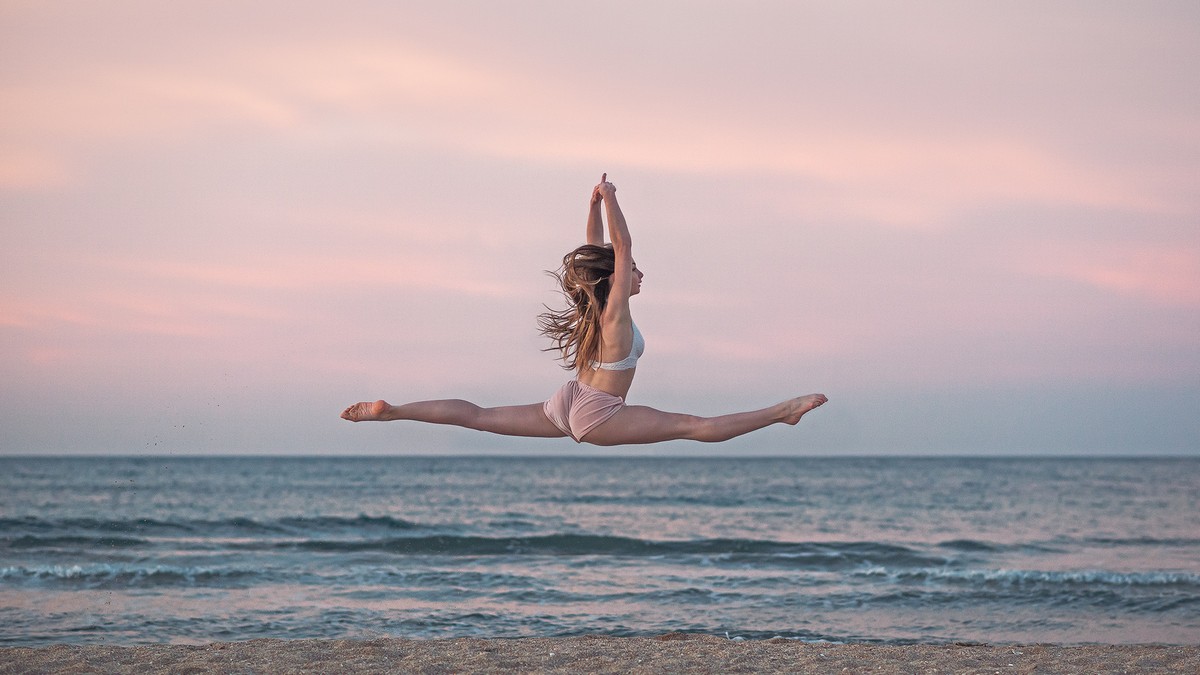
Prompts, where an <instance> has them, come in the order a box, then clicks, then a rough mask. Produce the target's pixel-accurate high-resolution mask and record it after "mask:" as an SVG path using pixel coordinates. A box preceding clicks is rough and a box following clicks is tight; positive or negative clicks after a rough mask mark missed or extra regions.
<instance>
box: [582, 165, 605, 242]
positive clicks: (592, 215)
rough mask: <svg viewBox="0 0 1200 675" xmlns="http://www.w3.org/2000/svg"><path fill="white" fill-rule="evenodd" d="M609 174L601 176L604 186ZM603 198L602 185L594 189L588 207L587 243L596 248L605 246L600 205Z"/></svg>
mask: <svg viewBox="0 0 1200 675" xmlns="http://www.w3.org/2000/svg"><path fill="white" fill-rule="evenodd" d="M606 178H608V174H602V175H601V176H600V183H601V184H603V183H604V181H605V179H606ZM602 201H603V197H601V195H600V185H597V186H596V187H594V188H592V201H591V203H590V204H589V205H588V218H587V243H589V244H593V245H595V246H603V245H604V219H603V218H601V217H600V203H601V202H602Z"/></svg>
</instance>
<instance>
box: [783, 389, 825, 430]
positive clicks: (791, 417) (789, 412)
mask: <svg viewBox="0 0 1200 675" xmlns="http://www.w3.org/2000/svg"><path fill="white" fill-rule="evenodd" d="M828 400H829V399H828V398H825V394H809V395H808V396H801V397H800V398H794V399H792V400H790V401H785V402H784V404H783V405H784V413H783V421H784V422H785V423H786V424H796V423H797V422H799V421H800V418H801V417H804V413H806V412H808V411H809V410H812V409H813V408H819V407H820V406H822V405H824V404H825V402H826V401H828Z"/></svg>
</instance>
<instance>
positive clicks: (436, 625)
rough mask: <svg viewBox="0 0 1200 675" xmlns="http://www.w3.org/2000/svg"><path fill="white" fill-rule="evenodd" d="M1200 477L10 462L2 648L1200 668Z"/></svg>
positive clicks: (422, 463)
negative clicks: (660, 644) (1056, 652)
mask: <svg viewBox="0 0 1200 675" xmlns="http://www.w3.org/2000/svg"><path fill="white" fill-rule="evenodd" d="M1198 502H1200V459H1195V458H1179V459H1039V458H1013V459H965V458H925V459H912V458H887V459H884V458H836V459H835V458H796V459H666V458H656V459H647V458H638V459H634V458H605V459H585V458H507V457H506V458H496V457H493V458H478V457H474V458H464V457H456V458H418V457H395V458H345V457H324V458H272V457H221V458H215V457H214V458H180V457H155V458H11V457H10V458H0V626H2V627H3V630H0V643H2V644H5V645H8V646H12V645H39V644H48V643H53V642H71V643H96V642H104V643H110V644H138V643H150V642H177V643H179V642H181V643H200V642H208V641H214V640H246V639H251V638H262V637H277V638H312V637H322V638H370V637H378V636H398V637H410V638H442V637H459V636H479V637H522V636H565V635H582V634H604V635H655V634H660V633H665V632H669V631H693V632H700V633H707V634H714V635H720V636H725V635H728V636H730V637H743V638H747V639H761V638H770V637H774V636H782V637H785V638H796V639H802V640H830V641H872V642H875V641H878V642H888V643H906V642H917V641H920V642H948V641H979V642H993V643H995V642H1057V643H1064V644H1080V643H1091V642H1104V643H1146V642H1158V643H1177V644H1178V643H1188V644H1196V643H1200V504H1198Z"/></svg>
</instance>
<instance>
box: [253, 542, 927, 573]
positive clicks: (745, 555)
mask: <svg viewBox="0 0 1200 675" xmlns="http://www.w3.org/2000/svg"><path fill="white" fill-rule="evenodd" d="M268 545H270V546H274V547H276V548H294V549H300V550H305V551H312V552H326V553H337V552H359V551H380V552H386V553H394V554H398V555H443V556H493V555H510V556H525V555H531V556H619V557H669V556H690V557H696V556H701V557H704V558H706V559H707V560H708V561H709V562H722V561H729V562H740V561H745V560H756V561H760V562H761V561H765V560H771V561H773V562H774V563H775V564H782V565H786V566H790V567H801V568H805V567H816V568H822V569H841V568H846V567H856V566H861V565H865V564H872V563H873V564H881V565H891V566H901V567H913V566H929V565H946V564H949V561H948V560H947V559H946V558H944V557H940V556H930V555H925V554H922V553H920V552H918V551H916V550H914V549H910V548H907V547H904V546H897V545H894V544H881V543H873V542H849V543H803V542H801V543H790V542H777V541H770V540H754V539H699V540H689V541H651V540H644V539H635V538H631V537H618V536H605V535H585V534H550V535H544V536H539V537H480V536H441V535H439V536H423V537H395V538H385V539H371V540H328V539H309V540H303V541H293V542H277V543H274V544H268Z"/></svg>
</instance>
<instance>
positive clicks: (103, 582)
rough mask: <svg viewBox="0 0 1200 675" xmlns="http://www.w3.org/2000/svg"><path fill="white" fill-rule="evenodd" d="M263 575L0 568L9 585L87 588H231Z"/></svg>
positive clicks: (148, 568) (212, 570)
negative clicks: (53, 585) (24, 583)
mask: <svg viewBox="0 0 1200 675" xmlns="http://www.w3.org/2000/svg"><path fill="white" fill-rule="evenodd" d="M259 576H261V572H258V571H254V570H246V569H236V568H221V567H178V566H173V565H138V564H136V563H135V564H113V563H96V564H89V565H33V566H28V567H26V566H19V565H18V566H10V567H0V580H3V581H4V583H6V584H16V583H21V582H26V583H28V582H62V583H69V584H74V585H80V586H85V587H101V588H103V587H107V586H119V587H130V586H157V585H166V586H172V585H179V584H181V583H183V584H188V585H209V584H219V585H221V586H228V585H230V583H231V582H236V581H237V580H239V579H242V580H251V579H253V578H255V577H259Z"/></svg>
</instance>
